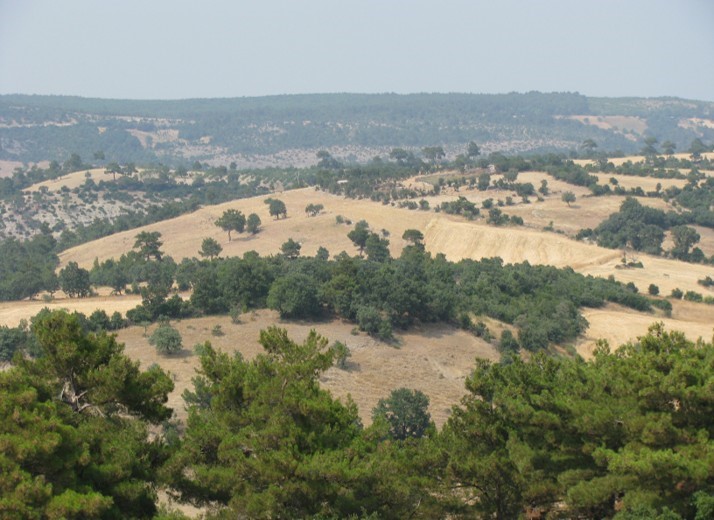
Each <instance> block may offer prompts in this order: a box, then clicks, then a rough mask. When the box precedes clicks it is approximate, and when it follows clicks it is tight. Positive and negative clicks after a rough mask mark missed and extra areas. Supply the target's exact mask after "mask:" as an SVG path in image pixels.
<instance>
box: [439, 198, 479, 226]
mask: <svg viewBox="0 0 714 520" xmlns="http://www.w3.org/2000/svg"><path fill="white" fill-rule="evenodd" d="M439 207H440V209H441V211H443V212H444V213H448V214H450V215H462V216H464V217H466V218H467V219H469V220H472V219H474V218H476V217H477V216H478V214H479V209H478V208H477V207H476V204H474V203H473V202H471V201H469V200H468V199H467V198H466V197H459V198H458V199H457V200H454V201H451V202H442V203H441V206H439Z"/></svg>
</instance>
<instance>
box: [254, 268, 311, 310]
mask: <svg viewBox="0 0 714 520" xmlns="http://www.w3.org/2000/svg"><path fill="white" fill-rule="evenodd" d="M267 304H268V307H269V308H271V309H275V310H277V311H278V312H279V313H280V317H281V318H314V317H316V316H319V315H320V313H321V308H320V303H319V300H318V288H317V285H316V284H315V281H314V280H313V279H312V278H310V277H309V276H307V275H305V274H303V273H290V274H288V275H286V276H283V277H281V278H278V279H277V280H275V282H274V283H273V284H272V286H271V287H270V291H269V292H268V299H267Z"/></svg>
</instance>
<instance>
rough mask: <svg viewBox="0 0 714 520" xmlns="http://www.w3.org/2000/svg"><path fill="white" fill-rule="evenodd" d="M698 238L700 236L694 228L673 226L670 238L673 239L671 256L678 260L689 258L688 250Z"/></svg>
mask: <svg viewBox="0 0 714 520" xmlns="http://www.w3.org/2000/svg"><path fill="white" fill-rule="evenodd" d="M700 238H701V236H700V235H699V233H697V230H696V229H694V228H691V227H689V226H674V227H673V228H672V240H674V247H673V248H672V256H673V257H674V258H677V259H679V260H687V259H689V254H690V251H689V250H690V249H691V248H692V246H694V244H696V243H697V242H699V239H700Z"/></svg>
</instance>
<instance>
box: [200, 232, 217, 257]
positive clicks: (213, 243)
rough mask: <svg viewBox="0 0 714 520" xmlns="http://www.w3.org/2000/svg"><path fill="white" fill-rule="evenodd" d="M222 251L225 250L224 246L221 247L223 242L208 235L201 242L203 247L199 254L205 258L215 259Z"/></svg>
mask: <svg viewBox="0 0 714 520" xmlns="http://www.w3.org/2000/svg"><path fill="white" fill-rule="evenodd" d="M221 251H223V248H222V247H221V244H219V243H218V240H216V239H215V238H210V237H207V238H204V239H203V242H201V249H200V251H199V252H198V254H199V255H201V256H202V257H204V258H206V257H208V258H210V259H213V258H215V257H217V256H218V255H220V254H221Z"/></svg>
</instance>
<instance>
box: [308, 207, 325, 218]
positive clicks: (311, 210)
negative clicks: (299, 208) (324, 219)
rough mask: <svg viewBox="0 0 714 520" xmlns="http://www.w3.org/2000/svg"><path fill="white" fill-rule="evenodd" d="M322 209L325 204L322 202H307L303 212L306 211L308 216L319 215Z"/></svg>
mask: <svg viewBox="0 0 714 520" xmlns="http://www.w3.org/2000/svg"><path fill="white" fill-rule="evenodd" d="M323 209H325V206H323V205H322V204H308V205H307V206H306V207H305V213H307V215H308V216H309V217H315V216H317V215H319V214H320V213H321V212H322V210H323Z"/></svg>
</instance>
